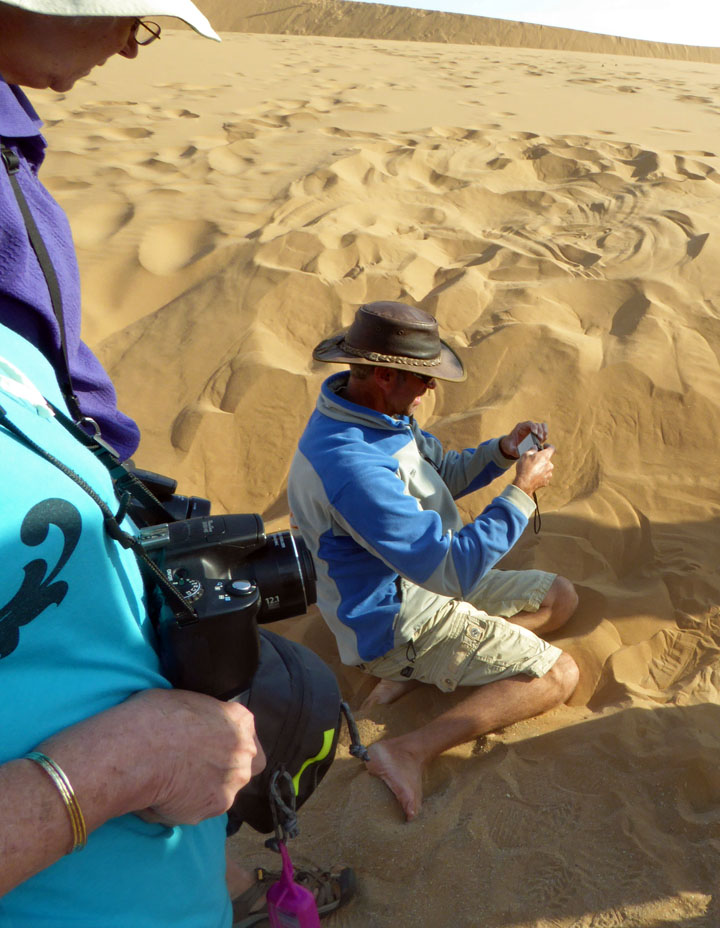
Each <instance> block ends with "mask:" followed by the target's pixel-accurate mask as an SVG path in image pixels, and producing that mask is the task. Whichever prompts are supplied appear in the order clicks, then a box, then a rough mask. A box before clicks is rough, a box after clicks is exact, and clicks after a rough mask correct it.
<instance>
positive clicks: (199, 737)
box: [0, 689, 265, 895]
mask: <svg viewBox="0 0 720 928" xmlns="http://www.w3.org/2000/svg"><path fill="white" fill-rule="evenodd" d="M36 750H38V751H41V752H42V753H44V754H46V755H48V756H49V757H51V758H52V759H53V760H54V761H55V762H56V763H57V764H58V765H59V766H60V767H61V768H62V770H63V771H64V772H65V774H66V775H67V777H68V779H69V780H70V783H71V784H72V787H73V789H74V792H75V795H76V797H77V800H78V803H79V805H80V808H81V810H82V812H83V816H84V818H85V822H86V825H87V830H88V833H90V832H92V831H93V830H94V829H95V828H98V827H99V826H100V825H102V824H103V823H104V822H106V821H107V820H108V819H110V818H114V817H117V816H120V815H124V814H126V813H128V812H142V814H143V817H144V818H147V819H150V820H152V821H159V822H163V823H165V824H168V825H174V824H196V823H198V822H200V821H202V820H203V819H206V818H210V817H212V816H215V815H220V814H222V813H223V812H225V811H227V809H228V808H229V807H230V805H231V804H232V801H233V799H234V797H235V795H236V793H237V792H238V790H239V789H241V788H242V787H243V786H245V784H246V783H247V782H248V781H249V779H250V778H251V776H254V775H255V774H256V773H258V772H259V771H260V770H261V769H262V768H263V766H264V763H265V758H264V756H263V754H262V749H261V748H260V747H259V745H258V742H257V739H256V737H255V727H254V721H253V717H252V714H251V713H250V712H248V710H247V709H245V708H244V707H243V706H240V705H238V704H237V703H234V702H228V703H226V702H220V701H219V700H216V699H213V698H211V697H210V696H204V695H201V694H199V693H190V692H186V691H183V690H161V689H155V690H145V691H143V692H141V693H138V694H136V695H135V696H132V697H131V698H130V699H128V700H126V701H125V702H123V703H120V704H119V705H117V706H114V707H113V708H112V709H109V710H107V711H105V712H102V713H100V714H98V715H95V716H92V717H91V718H89V719H86V720H85V721H83V722H80V723H78V724H77V725H73V726H72V727H70V728H67V729H65V730H63V731H61V732H58V733H57V734H56V735H53V736H52V737H51V738H49V739H47V740H46V741H44V742H43V743H42V744H39V745H38V746H37V748H36ZM71 847H72V829H71V826H70V819H69V817H68V813H67V810H66V808H65V805H64V803H63V801H62V798H61V796H60V793H59V792H58V790H57V788H56V786H55V785H54V783H53V781H52V780H51V779H50V777H48V775H47V774H46V773H45V771H44V770H42V769H41V768H40V767H39V766H38V765H37V764H35V763H34V762H32V761H30V760H27V759H17V760H12V761H9V762H7V763H5V764H3V765H2V766H0V859H1V860H2V861H3V866H2V868H0V895H3V894H5V893H7V892H9V891H10V890H11V889H13V888H14V887H15V886H17V885H18V884H19V883H22V882H23V881H24V880H26V879H28V878H29V877H31V876H32V875H33V874H35V873H38V872H39V871H40V870H43V869H44V868H45V867H48V866H50V864H52V863H54V862H55V861H56V860H58V859H59V858H60V857H62V856H63V855H64V854H66V853H67V852H68V851H69V850H70V849H71ZM78 853H83V852H78Z"/></svg>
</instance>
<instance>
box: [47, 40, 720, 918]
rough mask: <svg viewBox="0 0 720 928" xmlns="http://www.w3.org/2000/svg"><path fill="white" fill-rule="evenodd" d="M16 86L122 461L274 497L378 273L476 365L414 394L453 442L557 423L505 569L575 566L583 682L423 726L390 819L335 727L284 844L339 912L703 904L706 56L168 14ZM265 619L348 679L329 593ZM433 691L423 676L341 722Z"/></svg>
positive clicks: (715, 515)
mask: <svg viewBox="0 0 720 928" xmlns="http://www.w3.org/2000/svg"><path fill="white" fill-rule="evenodd" d="M408 37H412V36H408ZM598 48H601V49H602V48H603V46H598ZM32 96H33V100H34V102H35V103H36V106H37V108H38V109H39V110H40V112H41V114H42V115H43V116H44V117H45V119H46V125H47V135H48V137H49V139H50V144H51V154H50V155H49V157H48V159H47V163H46V165H45V166H44V178H45V180H46V182H47V183H48V185H49V187H50V188H51V189H52V191H53V192H54V193H55V195H56V196H57V198H58V199H59V200H60V201H61V202H62V204H63V205H64V206H65V208H66V209H67V211H68V213H69V215H70V218H71V222H72V225H73V229H74V232H75V235H76V239H77V244H78V249H79V253H80V258H81V266H82V275H83V285H84V289H85V313H86V315H85V332H86V337H87V340H88V341H89V342H90V343H91V344H92V345H93V346H94V347H95V348H96V350H97V351H98V352H99V354H100V356H101V358H102V359H103V361H104V362H105V363H106V365H107V366H108V368H109V370H110V371H111V372H112V374H113V376H114V378H115V379H116V382H117V384H118V388H119V392H120V396H121V400H122V405H123V407H124V408H125V409H126V410H127V411H128V412H129V413H131V414H133V415H134V416H136V417H137V419H138V420H139V422H140V425H141V427H142V430H143V433H144V440H143V444H142V446H141V450H140V453H139V454H138V457H137V462H138V463H139V464H140V465H142V466H145V467H148V468H151V469H155V470H159V471H163V472H165V473H172V474H173V475H175V476H176V477H178V478H179V480H180V483H181V488H182V489H183V490H184V491H186V492H191V493H197V494H200V495H203V496H208V497H211V498H212V499H213V500H214V501H215V502H216V508H217V509H218V510H225V511H235V512H247V511H257V512H260V513H261V514H262V515H263V517H264V518H265V520H266V523H267V525H268V527H269V528H270V529H276V528H280V527H284V526H285V525H286V524H287V504H286V500H285V479H286V475H287V471H288V467H289V463H290V460H291V457H292V454H293V451H294V447H295V444H296V441H297V438H298V436H299V434H300V432H301V430H302V428H303V425H304V422H305V420H306V419H307V416H308V415H309V413H310V411H311V409H312V407H313V404H314V400H315V397H316V395H317V390H318V387H319V384H320V382H321V381H322V379H323V377H324V376H326V375H327V374H328V373H329V372H330V369H328V368H323V369H321V368H320V366H319V365H313V364H312V362H311V361H310V360H309V358H310V351H311V348H312V346H313V345H314V344H315V343H316V342H317V341H318V340H319V339H320V338H321V337H323V336H324V335H326V334H328V333H330V332H331V331H333V330H334V329H335V328H337V327H339V326H340V325H343V324H347V323H348V322H349V321H350V319H351V318H352V315H353V312H354V310H355V308H356V307H357V306H358V304H360V303H361V302H363V301H366V300H371V299H375V298H385V299H401V300H408V301H411V302H416V303H419V304H420V305H422V306H424V307H425V308H427V309H429V310H430V311H432V312H433V313H435V314H436V315H437V317H438V319H439V320H440V323H441V326H442V328H443V331H444V333H445V334H446V337H447V338H448V340H449V341H450V342H451V343H452V344H453V345H454V346H455V347H456V349H457V350H458V352H459V353H460V354H461V356H462V357H463V359H464V361H465V364H466V366H467V368H468V369H469V377H468V380H467V382H466V383H465V384H460V385H449V384H445V385H441V386H440V387H439V388H438V389H437V390H436V391H435V393H434V394H433V395H431V396H428V398H427V399H426V400H425V401H424V406H423V408H422V421H423V424H425V425H427V426H429V427H430V428H431V429H432V430H433V431H435V432H436V433H437V434H438V435H440V436H441V437H442V438H443V439H444V440H445V441H446V442H447V444H448V445H452V446H455V447H463V446H467V445H472V444H476V443H477V442H478V441H479V440H480V439H481V438H486V437H491V436H493V435H497V434H501V433H502V432H503V431H506V430H507V429H509V428H510V427H511V426H512V425H513V424H514V423H515V422H516V421H517V420H518V419H521V418H526V417H532V418H538V419H545V420H547V421H548V422H549V425H550V432H551V439H552V441H553V443H554V444H555V445H556V446H557V449H558V451H557V456H556V470H555V479H554V483H553V485H552V487H551V488H549V489H547V490H545V491H543V492H542V494H541V506H542V510H543V527H542V531H541V533H540V534H539V535H538V536H535V535H534V534H533V533H532V530H531V529H529V530H528V531H527V532H526V534H525V536H524V538H523V539H522V541H521V542H520V544H519V545H518V546H517V548H516V550H515V551H513V552H512V554H511V555H510V556H509V557H508V558H507V559H506V562H505V566H518V565H531V566H538V567H542V568H546V569H550V570H556V571H559V572H561V573H563V574H564V575H565V576H567V577H569V578H570V579H571V580H573V581H574V582H575V583H576V584H577V586H578V589H579V592H580V596H581V603H580V608H579V610H578V613H577V615H576V616H575V617H574V618H573V620H572V622H571V623H570V625H569V626H568V628H567V632H566V634H564V635H563V637H562V638H561V639H560V642H559V643H560V644H561V646H563V647H565V648H567V649H568V650H569V651H570V652H571V653H572V654H573V656H574V657H575V658H576V660H577V661H578V663H579V664H580V666H581V670H582V681H581V684H580V687H579V689H578V691H577V692H576V694H575V696H574V697H573V699H572V705H571V706H569V707H565V708H563V709H560V710H557V711H555V712H553V713H550V714H549V715H548V716H545V717H543V718H540V719H535V720H531V721H529V722H525V723H522V724H519V725H516V726H513V727H512V728H509V729H508V730H506V731H504V732H501V733H499V734H497V735H493V736H490V737H488V738H486V739H480V740H479V741H478V742H477V743H476V744H471V745H467V746H464V747H462V748H457V749H455V750H453V751H451V752H449V753H448V754H447V755H445V756H444V757H443V758H442V759H441V760H440V761H439V762H438V763H437V764H435V766H434V767H433V768H432V770H431V771H430V774H429V777H428V780H427V783H426V801H425V805H424V808H423V812H422V814H421V815H420V817H419V818H418V819H417V820H416V821H415V822H413V823H412V824H410V825H407V824H405V823H403V822H402V821H401V816H400V812H399V809H398V808H397V806H396V804H395V802H394V800H393V799H392V797H391V795H390V794H389V792H388V791H387V790H386V789H385V787H384V786H383V785H382V784H381V783H380V782H378V781H376V780H373V779H372V778H370V777H369V776H368V775H367V774H366V773H365V772H364V770H363V769H362V766H361V765H360V764H359V763H358V762H357V761H355V760H354V759H351V758H350V757H349V756H348V754H347V751H346V750H345V749H344V748H341V749H340V751H339V756H338V760H337V761H336V763H335V765H334V767H333V769H332V771H331V772H330V774H329V775H328V777H327V779H326V781H325V782H324V783H323V785H322V787H321V789H319V790H318V792H317V793H316V795H315V796H314V797H313V799H312V800H311V802H310V803H309V804H308V805H307V807H306V811H305V812H304V814H303V815H302V817H301V826H302V834H301V837H300V838H299V839H298V840H297V841H296V842H294V844H293V847H292V850H293V853H294V855H295V856H296V857H297V858H298V859H302V858H309V859H311V860H314V861H316V862H317V863H321V864H324V865H331V864H333V863H335V864H337V863H343V864H351V865H352V866H354V867H355V869H356V870H357V871H358V874H359V877H360V880H361V888H360V892H359V895H358V898H357V900H356V901H355V902H354V903H353V904H352V906H350V907H349V908H348V909H347V910H344V911H343V912H342V913H340V914H338V915H337V916H336V917H335V919H334V921H332V922H331V924H336V925H338V926H341V925H342V926H348V928H350V926H352V928H360V926H363V928H366V926H371V928H375V926H377V928H390V926H402V928H404V926H410V925H422V926H428V928H436V926H437V928H445V926H448V928H449V926H467V928H470V926H472V928H476V926H477V928H481V926H482V928H525V926H538V928H540V926H542V928H551V926H552V928H616V926H639V928H670V926H673V928H674V926H683V928H717V926H718V925H720V891H719V890H718V863H719V862H720V773H719V772H718V771H719V770H720V706H719V702H720V697H719V687H720V670H719V669H718V668H719V667H720V665H719V664H718V652H719V650H720V574H719V572H718V561H719V558H718V554H719V553H720V551H719V549H720V545H719V544H718V523H719V520H720V492H719V491H718V486H717V473H718V465H719V463H720V454H719V452H718V435H719V434H720V365H719V358H720V288H719V286H718V284H719V280H720V270H719V268H720V261H719V259H720V149H719V148H718V128H719V127H720V67H719V66H718V65H717V64H712V63H700V62H688V61H669V60H661V59H657V58H655V59H654V58H638V57H635V58H631V57H621V56H613V55H611V54H588V53H580V52H573V51H565V50H562V51H560V50H540V49H535V50H531V49H517V48H498V47H483V46H471V45H464V46H461V45H449V44H444V45H443V44H430V43H427V44H426V43H422V42H409V41H408V42H403V41H381V40H377V39H368V40H361V39H341V38H328V37H324V38H312V37H308V36H301V37H300V36H279V35H267V36H260V35H254V36H249V35H243V34H237V33H236V34H226V35H224V42H223V44H222V45H221V46H217V45H213V44H212V43H208V42H203V41H202V40H200V39H199V38H197V37H196V36H194V35H191V34H189V33H187V32H185V31H177V32H175V33H174V34H168V35H167V36H165V35H164V36H163V40H162V42H160V43H157V44H156V45H154V46H153V47H152V48H150V49H147V50H146V51H144V52H142V53H141V58H140V59H139V60H138V61H137V62H127V61H123V60H117V61H113V62H110V63H109V64H108V65H106V66H105V67H104V68H103V69H102V70H100V71H98V72H96V73H95V74H94V75H92V76H91V78H90V79H87V80H85V81H83V82H82V83H81V84H79V85H78V86H77V87H76V88H75V90H74V91H72V92H71V93H69V94H67V95H66V96H60V97H58V96H55V95H51V94H49V93H48V94H45V93H35V94H33V95H32ZM496 489H497V488H496ZM490 495H491V494H490V493H489V492H488V491H486V492H484V493H480V494H476V495H475V496H473V497H470V498H469V499H467V500H465V501H463V512H464V514H465V515H466V516H467V518H468V519H469V518H471V517H472V516H473V515H474V514H475V513H477V512H478V511H479V510H480V509H481V508H482V506H483V505H484V503H485V502H487V500H488V499H489V498H490ZM283 628H284V630H285V632H286V633H287V634H288V635H290V636H291V637H294V638H296V639H298V640H302V641H304V642H305V643H306V644H308V645H310V646H311V647H313V648H315V649H316V650H317V651H318V652H319V653H320V654H322V655H323V656H324V657H326V659H328V661H330V662H331V663H332V665H333V667H334V669H335V670H336V672H337V674H338V678H339V680H340V682H341V685H342V687H343V691H344V692H345V694H346V696H347V697H348V698H349V699H350V701H351V703H352V704H353V705H356V706H357V705H358V703H359V702H360V701H361V700H362V698H363V697H364V695H365V694H366V693H367V692H368V689H369V687H370V683H369V681H368V678H366V677H363V676H362V675H361V674H360V673H359V672H357V671H354V670H351V669H348V668H343V667H342V666H340V665H339V664H338V662H337V660H336V658H335V656H334V642H333V640H332V638H331V636H330V634H329V632H328V631H327V630H326V629H325V627H324V625H323V623H322V621H321V619H320V618H319V616H317V615H316V614H311V615H309V616H307V617H303V618H300V619H297V620H293V621H287V622H285V623H283ZM449 699H450V697H445V696H441V695H440V694H439V693H432V692H428V691H425V690H420V691H414V692H413V693H411V694H410V695H408V696H406V697H405V698H404V699H402V700H401V701H400V702H398V703H397V704H395V705H394V706H392V707H389V708H385V709H376V710H374V711H373V712H372V713H370V715H369V716H368V717H367V718H364V719H363V720H362V721H361V730H362V734H363V737H364V738H365V739H366V740H367V741H368V742H369V741H373V740H376V739H377V738H380V737H382V736H383V735H386V734H392V733H394V732H399V731H402V730H405V729H407V728H408V727H409V726H411V725H417V724H421V723H422V721H423V720H425V719H426V718H428V716H429V715H431V714H433V713H435V712H437V711H439V710H440V709H441V708H442V707H443V706H444V705H447V704H448V700H449ZM260 847H261V840H260V839H259V838H258V836H256V835H252V834H250V833H248V834H244V835H243V834H241V835H240V836H239V837H238V838H237V839H234V841H233V848H234V851H235V852H236V853H237V854H238V856H239V857H240V858H242V859H243V860H244V861H246V862H247V863H249V864H253V863H257V862H258V861H259V860H260V859H261V858H262V859H263V860H264V861H266V862H269V863H274V862H275V858H273V857H272V855H269V854H268V853H267V852H262V853H261V851H260V850H259V848H260Z"/></svg>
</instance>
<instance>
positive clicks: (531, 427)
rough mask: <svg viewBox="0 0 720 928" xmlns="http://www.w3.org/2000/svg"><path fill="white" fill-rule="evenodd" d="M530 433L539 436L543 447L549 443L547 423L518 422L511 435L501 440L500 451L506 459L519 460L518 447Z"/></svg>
mask: <svg viewBox="0 0 720 928" xmlns="http://www.w3.org/2000/svg"><path fill="white" fill-rule="evenodd" d="M530 432H532V433H533V435H536V436H537V438H538V440H539V442H540V444H541V445H544V444H545V442H546V441H547V437H548V427H547V423H546V422H530V421H527V422H518V424H517V425H516V426H515V428H514V429H513V430H512V432H510V434H509V435H504V436H503V437H502V438H501V439H500V450H501V451H502V453H503V454H504V455H505V457H506V458H516V459H517V457H518V445H519V444H520V442H521V441H522V440H523V438H525V436H526V435H529V434H530Z"/></svg>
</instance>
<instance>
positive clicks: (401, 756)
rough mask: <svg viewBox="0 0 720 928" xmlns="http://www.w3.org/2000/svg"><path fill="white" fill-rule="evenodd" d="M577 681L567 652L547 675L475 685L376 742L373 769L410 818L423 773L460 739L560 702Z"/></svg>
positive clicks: (372, 748)
mask: <svg viewBox="0 0 720 928" xmlns="http://www.w3.org/2000/svg"><path fill="white" fill-rule="evenodd" d="M577 681H578V669H577V665H576V664H575V661H574V660H573V659H572V658H571V657H570V655H569V654H565V653H563V654H561V655H560V657H559V658H558V660H557V662H556V664H555V665H554V667H552V668H551V669H550V670H549V671H548V672H547V673H546V674H545V676H544V677H529V676H526V675H525V674H520V675H518V676H516V677H510V678H508V679H507V680H498V681H497V682H496V683H488V684H486V685H485V686H480V687H477V688H473V689H472V690H471V692H470V694H469V695H468V696H467V698H466V699H464V700H463V701H462V702H459V703H458V704H457V705H455V706H453V707H452V708H451V709H448V710H447V712H443V713H442V714H441V715H439V716H438V717H437V718H435V719H433V721H432V722H429V723H428V724H427V725H423V726H422V727H421V728H417V729H415V731H411V732H408V734H406V735H400V736H399V737H397V738H391V739H389V740H387V741H381V742H378V743H376V744H373V745H371V746H370V748H369V753H370V760H369V761H368V762H367V769H368V772H369V773H371V774H372V775H373V776H376V777H379V778H380V779H381V780H382V781H383V782H384V783H385V785H386V786H387V787H388V788H389V789H390V790H392V792H393V794H394V795H395V798H396V799H397V801H398V802H399V803H400V805H401V806H402V809H403V811H404V813H405V817H406V819H407V820H408V821H410V820H411V819H413V818H415V816H416V815H417V814H418V812H419V811H420V806H421V805H422V774H423V770H424V768H425V766H426V764H427V763H428V762H429V761H431V760H432V759H433V758H435V757H437V756H438V755H439V754H442V753H443V751H447V750H448V749H449V748H451V747H454V746H455V745H456V744H464V743H465V742H466V741H471V740H472V739H473V738H477V737H478V736H479V735H484V734H487V733H488V732H490V731H494V730H495V729H497V728H502V727H503V726H505V725H511V724H512V723H513V722H519V721H521V720H522V719H527V718H531V717H532V716H534V715H540V714H541V713H543V712H547V710H548V709H552V708H553V707H554V706H559V705H560V704H561V703H563V702H565V700H566V699H568V698H569V697H570V696H571V695H572V692H573V690H574V689H575V687H576V686H577Z"/></svg>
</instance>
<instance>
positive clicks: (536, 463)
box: [513, 445, 555, 496]
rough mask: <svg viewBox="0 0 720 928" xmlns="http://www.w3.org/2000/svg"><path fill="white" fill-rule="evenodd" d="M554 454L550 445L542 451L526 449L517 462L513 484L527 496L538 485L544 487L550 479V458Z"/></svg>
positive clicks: (551, 469) (551, 466) (530, 494)
mask: <svg viewBox="0 0 720 928" xmlns="http://www.w3.org/2000/svg"><path fill="white" fill-rule="evenodd" d="M554 454H555V449H554V448H553V446H552V445H548V446H547V447H546V448H543V450H542V451H526V452H525V454H524V455H523V456H522V457H521V458H520V459H519V460H518V462H517V466H516V468H515V479H514V480H513V484H514V485H515V486H516V487H517V488H518V489H519V490H522V491H523V493H527V495H528V496H532V495H533V493H534V492H535V491H536V490H539V489H540V487H546V486H547V485H548V484H549V483H550V481H551V480H552V472H553V462H552V461H551V460H550V458H552V456H553V455H554Z"/></svg>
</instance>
